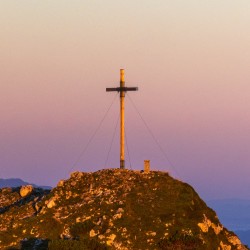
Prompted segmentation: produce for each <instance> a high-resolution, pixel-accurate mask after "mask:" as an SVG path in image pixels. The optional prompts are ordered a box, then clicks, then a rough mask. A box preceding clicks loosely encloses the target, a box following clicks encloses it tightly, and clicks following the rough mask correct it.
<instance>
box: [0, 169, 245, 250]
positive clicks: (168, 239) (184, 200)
mask: <svg viewBox="0 0 250 250" xmlns="http://www.w3.org/2000/svg"><path fill="white" fill-rule="evenodd" d="M0 192H1V193H0V195H1V197H7V196H8V195H9V197H15V199H14V198H13V199H12V202H13V204H15V203H16V202H17V201H19V202H20V200H22V199H27V201H26V200H23V203H22V204H21V205H13V206H12V207H11V209H8V210H6V209H5V210H4V205H2V204H4V203H0V206H1V207H2V208H1V209H0V211H3V212H0V218H1V220H0V228H1V232H0V247H7V246H14V245H15V246H16V247H17V249H18V246H19V247H21V246H24V245H25V246H26V248H27V246H28V244H30V245H32V244H33V245H34V244H37V246H39V245H40V246H41V247H42V246H43V247H46V246H48V247H49V249H58V248H56V247H59V246H60V247H61V248H60V247H59V248H60V249H202V250H205V249H209V250H211V249H216V250H217V249H218V250H219V249H221V250H224V249H226V250H227V249H228V250H229V249H232V250H233V249H239V250H240V249H241V250H245V249H247V248H246V247H245V246H243V245H242V244H241V242H240V240H239V239H238V237H237V236H236V235H235V234H234V233H233V232H230V231H228V230H227V229H226V228H224V227H223V225H222V224H221V223H220V222H219V220H218V218H217V215H216V213H215V212H214V211H213V210H212V209H210V208H208V207H207V205H206V204H205V202H204V201H202V200H201V199H200V197H199V196H198V194H197V193H196V192H195V190H194V189H193V188H192V187H191V186H190V185H188V184H186V183H183V182H181V181H179V180H176V179H174V178H172V177H171V176H169V174H168V173H166V172H159V171H151V172H149V173H144V172H140V171H132V170H126V169H105V170H100V171H97V172H93V173H83V172H74V173H72V174H71V176H70V178H69V179H67V180H61V181H60V182H59V183H58V185H57V187H55V188H54V189H52V190H51V191H50V192H49V191H48V193H42V192H41V193H40V195H38V194H35V193H34V192H33V193H31V194H30V196H28V197H25V198H21V196H20V195H19V194H17V191H16V190H10V189H8V190H6V189H2V190H1V191H0ZM32 195H33V196H32ZM37 197H38V198H37ZM1 200H3V198H1ZM1 200H0V202H1ZM30 206H31V207H33V208H35V209H34V210H33V213H29V214H26V215H25V216H24V215H23V216H19V215H20V211H25V210H27V208H28V207H30ZM11 221H12V223H10V222H11ZM6 225H7V226H6ZM3 229H4V230H3ZM9 235H12V237H9ZM7 236H8V237H7ZM31 238H32V239H31ZM24 239H27V240H26V241H23V240H24ZM38 240H40V241H39V242H38ZM19 242H21V246H20V244H19ZM38 243H39V244H38ZM70 246H71V247H72V246H73V248H70ZM63 247H68V248H63ZM26 248H25V249H26ZM27 249H28V248H27ZM37 249H38V248H37ZM45 249H46V248H45Z"/></svg>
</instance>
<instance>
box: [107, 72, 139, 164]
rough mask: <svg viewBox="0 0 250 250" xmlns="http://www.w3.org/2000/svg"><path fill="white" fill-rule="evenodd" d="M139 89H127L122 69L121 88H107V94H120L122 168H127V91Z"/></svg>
mask: <svg viewBox="0 0 250 250" xmlns="http://www.w3.org/2000/svg"><path fill="white" fill-rule="evenodd" d="M137 90H138V88H137V87H126V86H125V78H124V69H120V87H117V88H106V91H107V92H111V91H116V92H120V168H125V126H124V112H125V103H124V98H125V93H126V92H127V91H137Z"/></svg>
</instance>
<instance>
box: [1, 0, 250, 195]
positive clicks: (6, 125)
mask: <svg viewBox="0 0 250 250" xmlns="http://www.w3.org/2000/svg"><path fill="white" fill-rule="evenodd" d="M249 13H250V2H249V1H248V0H239V1H233V0H221V1H200V0H189V1H186V0H176V1H166V0H164V1H163V0H159V1H153V0H145V1H143V3H142V1H139V0H134V1H131V2H130V1H120V0H110V1H108V3H107V2H105V3H104V1H96V0H91V1H90V0H89V1H80V0H72V1H66V0H60V1H59V0H54V1H48V0H47V1H33V0H29V1H28V0H25V1H18V0H16V1H14V0H13V1H9V0H2V1H1V2H0V114H1V115H0V138H1V140H0V171H1V175H0V178H10V177H20V178H22V179H24V180H27V181H31V182H35V183H37V184H44V185H45V184H46V185H55V184H56V183H57V182H58V181H59V180H60V179H62V178H66V177H67V176H68V175H69V173H68V172H69V169H70V168H71V166H72V164H73V163H74V162H75V160H76V158H77V157H78V156H79V154H80V152H81V151H82V150H83V148H84V147H85V145H86V143H87V141H88V140H89V138H90V136H91V134H92V133H93V132H94V131H95V129H96V127H97V126H98V123H99V122H100V120H101V118H102V116H103V115H104V113H105V111H106V110H107V107H108V105H109V104H110V103H111V102H112V99H113V98H114V93H113V94H111V93H106V92H105V88H106V87H112V86H116V85H117V84H118V82H119V69H120V68H125V80H126V84H127V85H128V86H138V87H139V92H137V93H131V94H130V97H131V98H132V99H133V101H134V102H135V103H136V105H137V107H138V109H139V110H140V112H141V114H142V115H143V117H144V119H145V120H146V121H147V123H148V125H149V127H150V128H151V129H152V131H153V132H154V134H155V136H156V138H157V139H158V141H159V143H160V144H161V145H162V147H163V149H164V151H165V152H166V154H167V155H168V156H169V158H170V159H171V161H172V163H173V164H174V168H173V167H171V166H169V164H168V162H166V160H165V158H164V157H163V155H162V154H161V152H159V150H158V149H157V146H156V145H155V144H154V141H153V140H152V139H151V137H150V135H149V134H148V133H147V130H146V129H145V127H144V125H143V123H142V122H141V121H140V118H139V117H138V115H137V114H136V112H135V111H134V109H133V107H132V105H131V103H130V101H129V99H128V98H126V130H127V136H128V143H129V148H130V154H131V160H132V167H133V168H135V169H141V168H142V166H143V160H144V159H151V165H152V168H153V169H156V170H157V169H158V170H164V171H170V173H171V174H172V175H173V176H176V177H178V178H181V179H182V180H184V181H186V182H188V183H190V184H191V185H193V186H194V187H195V188H196V190H197V191H198V192H199V193H200V194H201V196H202V197H204V198H207V199H211V198H233V197H237V198H246V199H250V192H249V191H250V182H249V176H250V111H249V110H250V46H249V44H250V15H249ZM118 108H119V102H118V99H117V100H116V102H115V104H114V106H113V107H112V109H111V111H110V113H109V115H108V117H107V119H106V120H105V121H104V123H103V126H102V127H101V129H100V130H99V131H98V133H97V135H96V137H95V139H94V140H93V142H92V144H91V145H90V147H89V148H88V150H87V151H86V154H85V155H84V157H83V158H82V159H81V160H80V161H79V162H78V164H77V166H76V167H75V168H74V169H73V170H74V171H76V170H79V171H95V170H98V169H100V168H103V167H104V166H105V160H106V156H107V152H108V148H109V145H110V141H111V138H112V134H113V132H112V131H113V130H114V126H115V122H116V118H117V115H118ZM118 140H119V137H118V134H117V135H116V138H115V143H114V145H113V147H112V150H111V155H110V158H109V161H108V167H118V166H119V148H118V145H119V144H118ZM127 165H128V161H127Z"/></svg>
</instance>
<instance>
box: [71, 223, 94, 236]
mask: <svg viewBox="0 0 250 250" xmlns="http://www.w3.org/2000/svg"><path fill="white" fill-rule="evenodd" d="M94 226H95V224H94V223H93V222H92V221H91V220H86V221H84V222H78V223H75V224H73V225H72V226H71V227H70V234H71V235H72V236H73V237H74V238H77V237H82V236H84V235H86V234H88V233H89V231H90V230H91V229H93V227H94Z"/></svg>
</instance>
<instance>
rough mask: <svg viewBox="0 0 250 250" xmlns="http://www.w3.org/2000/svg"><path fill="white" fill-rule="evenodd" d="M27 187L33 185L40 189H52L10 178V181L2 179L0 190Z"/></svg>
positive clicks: (0, 180)
mask: <svg viewBox="0 0 250 250" xmlns="http://www.w3.org/2000/svg"><path fill="white" fill-rule="evenodd" d="M25 185H32V186H33V187H37V188H38V187H39V188H43V189H52V187H50V186H39V185H36V184H32V183H29V182H26V181H23V180H22V179H20V178H9V179H1V178H0V188H5V187H20V186H25Z"/></svg>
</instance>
